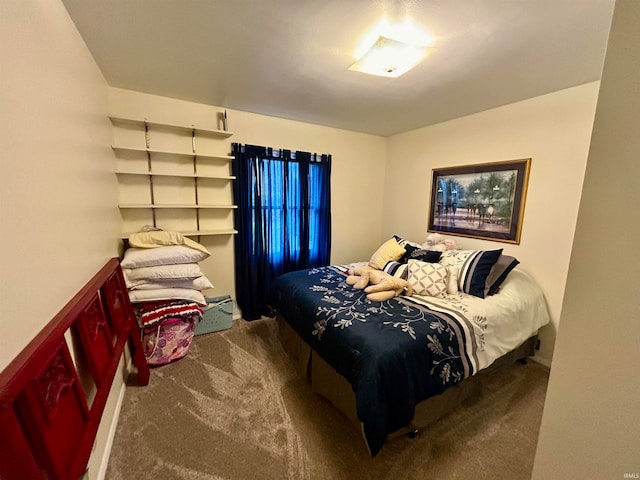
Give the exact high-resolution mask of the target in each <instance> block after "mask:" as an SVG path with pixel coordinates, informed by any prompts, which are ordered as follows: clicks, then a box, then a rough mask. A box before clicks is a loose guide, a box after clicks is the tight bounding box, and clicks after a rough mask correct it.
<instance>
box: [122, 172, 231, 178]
mask: <svg viewBox="0 0 640 480" xmlns="http://www.w3.org/2000/svg"><path fill="white" fill-rule="evenodd" d="M116 173H117V174H118V175H151V176H153V177H185V178H212V179H215V180H235V179H236V177H235V176H233V175H203V174H200V173H156V172H132V171H128V170H116Z"/></svg>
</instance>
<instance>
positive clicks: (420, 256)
mask: <svg viewBox="0 0 640 480" xmlns="http://www.w3.org/2000/svg"><path fill="white" fill-rule="evenodd" d="M404 249H405V250H406V251H407V253H405V254H404V255H403V256H402V258H401V259H400V260H399V262H401V263H407V262H408V261H409V260H420V261H421V262H428V263H438V262H439V261H440V257H441V256H442V252H437V251H435V250H423V249H421V248H417V247H413V246H411V245H405V247H404Z"/></svg>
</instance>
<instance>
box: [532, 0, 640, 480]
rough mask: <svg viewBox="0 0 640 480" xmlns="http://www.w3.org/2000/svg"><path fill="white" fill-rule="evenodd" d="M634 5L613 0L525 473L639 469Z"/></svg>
mask: <svg viewBox="0 0 640 480" xmlns="http://www.w3.org/2000/svg"><path fill="white" fill-rule="evenodd" d="M638 25H640V2H638V1H637V0H618V1H617V2H616V7H615V12H614V17H613V23H612V29H611V33H610V37H609V44H608V47H607V55H606V60H605V66H604V70H603V74H602V84H601V89H600V95H599V98H598V105H597V110H596V116H595V123H594V128H593V137H592V139H591V148H590V152H589V160H588V163H587V169H586V175H585V181H584V188H583V191H582V200H581V202H580V210H579V214H578V221H577V227H576V232H575V241H574V243H573V250H572V254H571V262H570V266H569V275H568V278H567V285H566V293H565V296H564V304H563V307H562V315H561V318H562V322H561V325H560V331H559V334H558V341H557V343H556V350H555V355H554V361H553V367H552V369H551V376H550V380H549V388H548V391H547V399H546V403H545V407H544V414H543V418H542V426H541V430H540V437H539V442H538V449H537V452H536V459H535V463H534V469H533V478H534V479H536V480H538V479H539V480H546V479H549V478H580V479H583V480H596V479H597V480H599V479H618V478H625V474H631V476H629V477H628V478H638V476H639V475H640V375H639V373H638V372H639V367H640V303H639V302H638V293H640V250H639V249H638V245H637V238H638V236H639V235H640V224H639V223H638V214H637V212H638V211H640V190H639V189H638V185H637V181H638V179H640V163H639V162H638V152H640V135H639V133H640V116H639V115H638V113H639V112H640V49H639V48H638V46H639V45H640V29H639V28H638Z"/></svg>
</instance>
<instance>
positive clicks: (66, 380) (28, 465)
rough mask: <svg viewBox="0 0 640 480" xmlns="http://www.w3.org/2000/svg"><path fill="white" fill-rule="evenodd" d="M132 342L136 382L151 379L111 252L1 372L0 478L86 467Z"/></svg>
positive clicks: (57, 474) (77, 471)
mask: <svg viewBox="0 0 640 480" xmlns="http://www.w3.org/2000/svg"><path fill="white" fill-rule="evenodd" d="M127 344H129V345H130V352H131V357H132V363H133V364H134V365H135V367H136V369H137V372H136V376H137V382H138V384H139V385H147V384H148V382H149V368H148V366H147V363H146V360H145V357H144V353H143V350H142V345H141V343H140V333H139V330H138V327H137V324H136V321H135V317H134V315H133V310H132V308H131V303H130V302H129V297H128V296H127V289H126V287H125V283H124V278H123V276H122V270H121V269H120V263H119V261H118V259H117V258H113V259H111V260H109V261H108V262H107V263H106V264H105V265H104V266H103V267H102V268H101V269H100V271H98V273H96V275H95V276H94V277H93V278H92V279H91V280H90V281H89V282H88V283H87V284H86V285H85V286H84V287H83V288H82V289H81V290H80V291H79V292H78V293H77V294H76V295H75V296H74V297H73V298H72V299H71V300H70V301H69V302H68V303H67V304H66V305H65V307H64V308H63V309H62V310H61V311H60V312H59V313H58V314H57V315H56V316H55V317H54V318H53V319H52V320H51V321H50V322H49V323H48V324H47V325H46V326H45V327H44V328H43V329H42V330H41V331H40V333H39V334H38V335H37V336H36V337H35V338H34V339H33V340H32V341H31V342H30V343H29V344H28V345H27V346H26V347H25V348H24V349H23V350H22V352H21V353H20V354H18V356H17V357H16V358H15V359H14V360H13V361H12V362H11V363H10V364H9V365H8V366H7V367H6V368H5V369H4V370H3V371H2V372H0V432H1V434H0V478H2V479H3V480H31V479H43V478H46V479H51V480H77V479H78V478H80V477H81V476H82V475H83V474H84V473H85V470H86V468H87V463H88V460H89V456H90V455H91V449H92V447H93V444H94V440H95V437H96V434H97V431H98V426H99V424H100V419H101V417H102V413H103V411H104V407H105V404H106V402H107V397H108V395H109V392H110V390H111V385H112V382H113V379H114V377H115V374H116V372H117V371H118V365H119V363H120V360H121V357H122V355H123V352H124V350H125V346H126V345H127ZM70 346H71V348H70Z"/></svg>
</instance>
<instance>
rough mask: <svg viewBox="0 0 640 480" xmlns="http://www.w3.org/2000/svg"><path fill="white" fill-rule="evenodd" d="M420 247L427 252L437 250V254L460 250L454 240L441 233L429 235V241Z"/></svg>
mask: <svg viewBox="0 0 640 480" xmlns="http://www.w3.org/2000/svg"><path fill="white" fill-rule="evenodd" d="M420 246H421V247H422V248H424V249H425V250H435V251H437V252H444V251H446V250H455V249H456V248H458V246H457V245H456V241H455V240H454V239H452V238H447V237H445V236H444V235H441V234H439V233H431V234H429V235H428V236H427V241H426V242H424V243H423V244H422V245H420Z"/></svg>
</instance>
